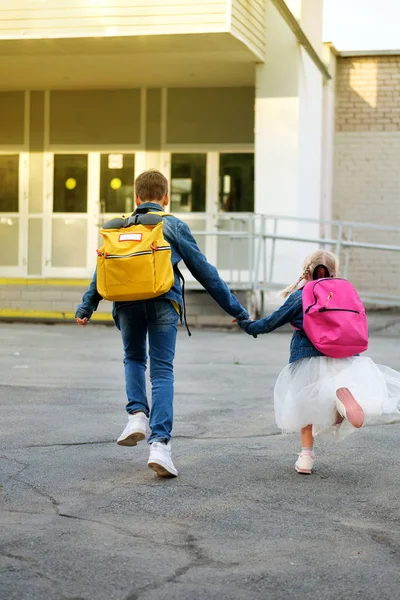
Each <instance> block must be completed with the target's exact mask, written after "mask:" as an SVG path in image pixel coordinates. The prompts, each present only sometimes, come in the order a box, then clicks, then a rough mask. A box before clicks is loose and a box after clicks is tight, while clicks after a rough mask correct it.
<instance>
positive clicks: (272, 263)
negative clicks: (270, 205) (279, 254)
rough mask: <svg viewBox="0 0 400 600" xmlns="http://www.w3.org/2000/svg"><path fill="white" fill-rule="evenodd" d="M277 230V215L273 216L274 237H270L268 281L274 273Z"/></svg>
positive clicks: (270, 280)
mask: <svg viewBox="0 0 400 600" xmlns="http://www.w3.org/2000/svg"><path fill="white" fill-rule="evenodd" d="M277 231H278V219H277V217H274V230H273V234H274V237H273V238H272V248H271V261H270V264H269V283H271V282H272V278H273V274H274V264H275V244H276V239H275V236H276V234H277Z"/></svg>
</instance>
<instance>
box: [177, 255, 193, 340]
mask: <svg viewBox="0 0 400 600" xmlns="http://www.w3.org/2000/svg"><path fill="white" fill-rule="evenodd" d="M174 271H175V272H176V274H177V275H178V277H179V279H180V280H181V284H182V301H183V322H184V323H185V327H186V331H187V332H188V336H189V337H190V336H191V335H192V333H191V331H190V329H189V325H188V322H187V313H186V302H185V278H184V276H183V275H182V273H181V272H180V270H179V267H178V265H175V266H174Z"/></svg>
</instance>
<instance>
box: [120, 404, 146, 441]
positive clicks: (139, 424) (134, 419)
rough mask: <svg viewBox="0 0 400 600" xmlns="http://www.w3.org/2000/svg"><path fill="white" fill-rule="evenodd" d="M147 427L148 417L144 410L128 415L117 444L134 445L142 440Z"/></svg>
mask: <svg viewBox="0 0 400 600" xmlns="http://www.w3.org/2000/svg"><path fill="white" fill-rule="evenodd" d="M148 429H149V419H148V418H147V417H146V415H145V414H144V412H137V413H135V414H134V415H128V425H127V426H126V427H125V429H124V430H123V432H122V433H121V435H120V436H119V438H118V439H117V444H119V445H120V446H136V444H137V443H138V442H140V441H141V440H144V438H145V437H146V434H147V432H148Z"/></svg>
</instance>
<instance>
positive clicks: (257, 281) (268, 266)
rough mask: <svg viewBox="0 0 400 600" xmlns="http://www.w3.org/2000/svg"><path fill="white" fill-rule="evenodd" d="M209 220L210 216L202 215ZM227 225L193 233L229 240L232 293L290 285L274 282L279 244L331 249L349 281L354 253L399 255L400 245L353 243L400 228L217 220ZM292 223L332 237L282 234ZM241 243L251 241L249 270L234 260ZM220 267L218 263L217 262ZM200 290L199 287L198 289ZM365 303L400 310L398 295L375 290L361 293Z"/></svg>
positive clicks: (251, 216) (247, 216) (275, 218)
mask: <svg viewBox="0 0 400 600" xmlns="http://www.w3.org/2000/svg"><path fill="white" fill-rule="evenodd" d="M202 216H207V215H204V214H203V215H202ZM218 218H219V219H220V220H223V221H225V222H231V228H230V229H228V230H221V229H216V230H211V231H210V230H201V231H195V230H194V231H193V235H194V236H195V237H196V236H200V237H209V236H216V237H218V238H227V239H228V240H229V253H228V268H227V269H225V270H224V273H229V276H227V277H225V278H226V280H227V283H228V284H229V285H230V287H231V288H232V289H236V290H244V291H246V292H248V293H249V294H264V292H266V291H273V290H276V289H277V288H282V287H285V286H286V285H287V284H288V283H290V282H282V284H278V283H276V282H275V281H274V269H275V263H276V247H277V243H278V242H280V241H282V242H293V243H296V244H301V243H308V244H315V245H316V246H319V247H322V248H325V247H330V248H332V250H334V251H335V253H336V254H338V255H340V254H341V253H342V254H343V255H344V256H343V258H344V264H343V276H344V277H348V274H349V265H350V258H351V251H352V250H353V249H362V250H376V251H386V252H395V253H397V252H400V244H399V245H397V244H382V243H373V242H370V241H367V240H365V238H364V239H361V240H359V241H357V240H354V232H355V231H358V232H359V231H360V230H364V231H376V232H384V233H389V232H391V233H399V240H400V227H397V226H393V225H377V224H375V223H364V222H360V221H358V222H357V221H340V220H334V219H330V220H329V219H316V218H308V217H292V216H289V215H269V214H267V215H261V214H257V213H242V214H240V213H235V214H232V213H230V214H226V213H225V214H221V215H219V217H218ZM288 222H292V223H295V224H298V225H301V224H304V223H309V224H314V225H318V226H319V228H320V231H321V230H322V229H324V228H330V231H329V235H327V236H325V235H324V231H322V234H321V235H319V236H318V235H309V236H308V235H290V234H288V233H279V225H280V224H283V223H288ZM237 223H240V230H237V229H234V227H235V225H236V224H237ZM333 228H336V231H335V233H336V235H333V234H332V229H333ZM238 240H242V241H243V240H248V243H247V260H246V267H243V265H242V267H241V268H238V266H237V265H236V264H234V262H235V257H234V244H235V241H238ZM217 265H218V260H217ZM196 286H197V284H196V283H195V282H191V283H190V287H191V288H192V289H197V287H196ZM198 287H200V286H198ZM360 295H361V297H362V298H363V299H365V300H368V301H371V302H372V303H373V304H377V305H378V304H381V305H387V306H400V292H399V294H398V295H397V294H385V293H382V292H377V291H375V290H371V291H363V292H361V293H360Z"/></svg>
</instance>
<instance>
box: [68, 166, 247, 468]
mask: <svg viewBox="0 0 400 600" xmlns="http://www.w3.org/2000/svg"><path fill="white" fill-rule="evenodd" d="M135 195H136V206H137V209H136V214H145V213H147V212H148V211H152V212H153V211H154V212H156V211H164V209H165V207H166V206H167V204H168V201H169V200H168V181H167V179H166V178H165V177H164V175H162V173H160V172H158V171H153V170H151V171H145V172H144V173H142V174H141V175H139V177H137V179H136V181H135ZM163 233H164V237H165V239H166V240H167V241H168V243H169V244H170V245H171V250H172V256H171V260H172V264H173V266H174V267H175V265H177V264H178V263H179V262H180V261H181V260H183V261H184V262H185V264H186V266H187V268H188V269H189V271H190V272H191V273H192V275H193V276H194V277H195V278H196V279H197V281H199V282H200V283H201V285H202V286H203V287H204V288H205V289H206V290H207V292H208V293H209V294H210V296H212V298H214V300H215V301H216V302H217V303H218V304H219V305H220V306H221V308H223V309H224V310H225V311H226V312H227V313H228V314H230V315H231V316H232V317H234V318H235V319H237V320H243V319H248V318H249V314H248V312H247V311H246V310H245V309H244V308H243V306H241V304H240V303H239V302H238V300H237V299H236V298H235V296H234V295H233V294H232V293H231V292H230V290H229V288H228V286H227V285H226V283H225V282H224V281H223V280H222V279H221V278H220V276H219V274H218V271H217V270H216V268H215V267H213V266H212V265H210V264H209V263H208V262H207V259H206V257H205V256H204V254H202V252H201V251H200V249H199V247H198V245H197V243H196V241H195V239H194V237H193V236H192V233H191V231H190V229H189V227H188V225H186V223H184V222H183V221H180V220H179V219H177V218H176V217H174V216H172V215H169V216H167V217H165V218H164V219H163ZM100 300H102V297H101V296H100V294H99V293H98V292H97V289H96V272H95V273H94V276H93V280H92V282H91V284H90V287H89V289H88V291H87V292H86V293H85V294H84V296H83V298H82V303H81V304H80V305H79V306H78V308H77V310H76V314H75V317H76V320H77V322H78V323H79V324H80V325H82V326H83V327H84V326H85V325H86V324H87V323H88V321H89V319H90V317H91V316H92V313H93V311H95V310H96V309H97V307H98V304H99V302H100ZM182 311H183V299H182V288H181V285H180V281H179V277H178V275H177V273H176V272H175V280H174V284H173V286H172V288H171V289H170V290H169V291H168V292H167V293H166V294H164V295H163V296H159V297H157V298H154V299H152V300H141V301H135V302H115V303H114V305H113V317H114V321H115V324H116V326H117V328H118V329H119V330H120V331H121V335H122V342H123V346H124V365H125V382H126V394H127V397H128V403H127V406H126V410H127V413H128V424H127V426H126V427H125V429H124V431H123V432H122V434H121V435H120V437H119V438H118V440H117V444H119V445H121V446H136V444H137V442H138V441H140V440H143V439H144V438H145V437H146V434H147V432H148V428H149V427H150V437H149V439H148V443H149V444H150V457H149V460H148V463H147V464H148V466H149V467H150V468H151V469H153V470H154V471H155V472H156V473H157V475H159V476H160V477H176V476H177V475H178V471H177V470H176V468H175V466H174V464H173V462H172V457H171V431H172V421H173V394H174V390H173V386H174V376H173V360H174V356H175V343H176V335H177V325H178V319H179V315H182ZM147 337H148V342H149V355H150V380H151V385H152V407H151V410H149V405H148V402H147V397H146V379H145V371H146V362H147V356H146V340H147Z"/></svg>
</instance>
